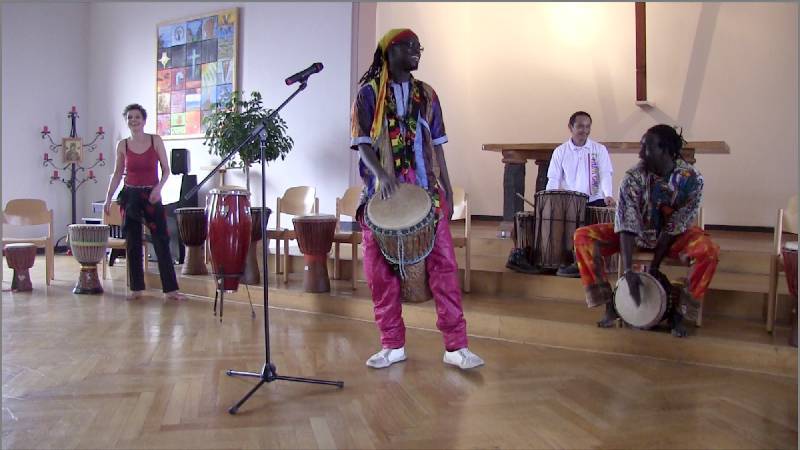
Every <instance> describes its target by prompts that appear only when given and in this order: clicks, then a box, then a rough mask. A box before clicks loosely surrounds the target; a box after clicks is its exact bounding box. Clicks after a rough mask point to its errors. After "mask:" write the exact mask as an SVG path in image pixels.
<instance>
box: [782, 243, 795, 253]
mask: <svg viewBox="0 0 800 450" xmlns="http://www.w3.org/2000/svg"><path fill="white" fill-rule="evenodd" d="M797 247H798V242H797V241H793V242H786V243H784V244H783V248H784V249H786V250H788V251H790V252H796V251H797Z"/></svg>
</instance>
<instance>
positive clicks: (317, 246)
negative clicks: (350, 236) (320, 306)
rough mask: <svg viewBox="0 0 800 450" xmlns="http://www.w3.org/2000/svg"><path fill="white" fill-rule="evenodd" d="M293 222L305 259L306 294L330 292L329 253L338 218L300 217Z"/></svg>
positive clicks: (320, 216)
mask: <svg viewBox="0 0 800 450" xmlns="http://www.w3.org/2000/svg"><path fill="white" fill-rule="evenodd" d="M292 222H293V223H294V231H295V233H296V234H297V245H298V246H299V247H300V251H301V252H303V258H304V259H305V269H304V273H303V289H304V290H305V291H306V292H328V291H330V290H331V281H330V278H329V277H328V253H330V251H331V246H332V245H333V236H334V233H335V232H336V216H330V215H315V216H298V217H294V218H292Z"/></svg>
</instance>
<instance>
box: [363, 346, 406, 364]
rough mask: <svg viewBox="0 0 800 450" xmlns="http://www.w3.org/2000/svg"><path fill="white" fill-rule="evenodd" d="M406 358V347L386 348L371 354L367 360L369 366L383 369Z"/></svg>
mask: <svg viewBox="0 0 800 450" xmlns="http://www.w3.org/2000/svg"><path fill="white" fill-rule="evenodd" d="M405 360H406V348H405V347H400V348H384V349H383V350H381V351H379V352H378V353H375V354H374V355H372V356H370V357H369V359H368V360H367V366H369V367H372V368H373V369H383V368H384V367H389V366H391V365H392V364H394V363H396V362H400V361H405Z"/></svg>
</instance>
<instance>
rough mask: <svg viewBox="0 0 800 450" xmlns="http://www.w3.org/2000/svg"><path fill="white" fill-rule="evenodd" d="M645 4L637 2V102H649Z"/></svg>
mask: <svg viewBox="0 0 800 450" xmlns="http://www.w3.org/2000/svg"><path fill="white" fill-rule="evenodd" d="M644 3H645V2H636V101H638V102H645V101H647V40H646V34H647V33H646V22H647V16H646V14H645V6H644Z"/></svg>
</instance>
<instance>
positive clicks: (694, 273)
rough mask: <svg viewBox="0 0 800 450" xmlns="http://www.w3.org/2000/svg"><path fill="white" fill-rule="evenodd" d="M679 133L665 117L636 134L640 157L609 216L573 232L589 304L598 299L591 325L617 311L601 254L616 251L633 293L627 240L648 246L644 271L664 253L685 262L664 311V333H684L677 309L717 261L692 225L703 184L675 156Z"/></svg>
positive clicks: (654, 268)
mask: <svg viewBox="0 0 800 450" xmlns="http://www.w3.org/2000/svg"><path fill="white" fill-rule="evenodd" d="M683 144H684V142H683V138H682V137H681V136H680V135H679V134H678V133H677V132H676V131H675V129H674V128H672V127H670V126H668V125H656V126H654V127H652V128H650V129H649V130H647V133H645V134H644V136H643V137H642V140H641V150H640V152H639V158H640V161H639V163H638V164H636V165H635V166H634V167H632V168H631V169H629V170H628V171H627V172H626V173H625V177H624V178H623V180H622V184H621V185H620V188H619V206H618V207H617V213H616V217H615V223H614V225H612V224H596V225H590V226H586V227H582V228H579V229H578V230H577V231H576V232H575V240H574V241H575V255H576V259H577V261H578V268H579V270H580V274H581V281H582V282H583V285H584V287H585V289H586V303H587V304H588V305H589V307H595V306H600V305H606V311H605V315H604V317H603V319H602V320H601V321H600V322H598V326H601V327H610V326H612V325H613V323H614V320H615V319H616V317H617V313H616V311H615V310H614V305H613V301H612V300H613V293H612V290H611V285H610V284H609V283H608V280H607V279H606V274H605V270H603V264H602V261H601V258H600V257H601V256H610V255H613V254H614V253H617V252H621V254H622V263H623V266H624V269H625V272H624V275H623V276H624V277H625V281H626V282H627V284H628V287H629V289H630V293H631V296H632V297H633V300H634V302H635V303H636V304H637V305H639V304H640V303H641V296H640V293H639V287H640V285H641V280H640V278H639V275H638V274H637V273H636V272H634V271H633V270H632V267H633V262H632V256H633V251H634V248H635V246H638V247H640V248H644V249H652V250H653V251H654V255H653V260H652V263H651V264H650V267H649V272H651V274H653V275H654V276H656V277H657V278H660V277H662V275H661V274H660V272H659V267H660V265H661V262H662V261H663V260H664V258H665V257H666V256H669V257H670V258H680V259H681V260H683V261H687V260H688V261H690V262H691V269H690V273H689V277H688V283H687V285H686V286H685V288H683V289H684V290H683V292H682V293H681V295H680V299H681V303H682V307H677V308H674V312H673V316H672V317H670V318H669V319H670V325H671V328H672V334H673V335H675V336H678V337H683V336H686V328H685V327H684V325H683V324H682V318H683V315H682V313H681V310H687V309H688V311H689V313H693V312H694V311H692V310H696V308H697V307H699V305H700V302H701V301H702V299H703V297H704V296H705V293H706V290H708V285H709V284H710V283H711V278H712V277H713V276H714V271H715V270H716V268H717V263H718V261H719V246H717V245H716V244H714V242H712V241H711V238H710V237H709V236H708V235H707V234H706V233H705V232H704V231H703V230H702V229H701V228H700V227H697V226H693V225H692V224H693V223H694V221H695V219H696V217H697V214H698V210H699V208H700V201H701V199H702V192H703V177H702V175H700V172H698V171H697V170H696V169H695V168H694V167H693V166H692V165H691V164H689V163H687V162H686V161H684V160H683V159H682V158H681V154H680V151H681V148H682V147H683Z"/></svg>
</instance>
